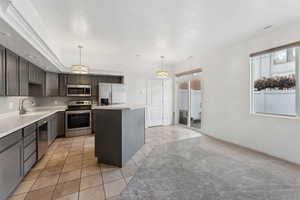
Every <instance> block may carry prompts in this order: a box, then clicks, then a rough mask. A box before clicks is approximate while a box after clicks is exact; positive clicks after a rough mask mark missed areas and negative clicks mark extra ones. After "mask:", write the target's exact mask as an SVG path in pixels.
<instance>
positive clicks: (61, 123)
mask: <svg viewBox="0 0 300 200" xmlns="http://www.w3.org/2000/svg"><path fill="white" fill-rule="evenodd" d="M56 116H57V136H59V137H64V136H65V111H60V112H58V113H57V114H56Z"/></svg>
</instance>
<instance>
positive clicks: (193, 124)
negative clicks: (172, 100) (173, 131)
mask: <svg viewBox="0 0 300 200" xmlns="http://www.w3.org/2000/svg"><path fill="white" fill-rule="evenodd" d="M176 96H177V97H176V99H177V103H176V106H175V110H176V112H175V115H176V116H175V120H176V121H175V123H176V124H179V125H183V126H185V127H189V128H193V129H197V130H200V129H201V113H202V87H201V73H193V74H191V75H185V76H182V77H177V78H176Z"/></svg>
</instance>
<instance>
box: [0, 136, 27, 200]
mask: <svg viewBox="0 0 300 200" xmlns="http://www.w3.org/2000/svg"><path fill="white" fill-rule="evenodd" d="M12 134H14V133H12ZM16 134H19V135H20V137H18V136H16V137H14V138H4V139H1V141H0V143H1V142H2V141H3V140H4V141H5V144H9V143H11V141H13V140H15V139H16V138H18V141H13V144H11V145H9V146H8V147H7V148H6V149H4V150H3V151H2V152H0V163H1V164H0V200H5V199H6V198H7V197H8V196H9V195H10V194H11V193H12V192H13V190H14V189H15V188H16V187H17V185H18V184H19V183H20V181H21V180H22V178H23V141H22V133H21V132H16Z"/></svg>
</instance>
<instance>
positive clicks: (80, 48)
mask: <svg viewBox="0 0 300 200" xmlns="http://www.w3.org/2000/svg"><path fill="white" fill-rule="evenodd" d="M78 48H79V64H80V65H81V50H82V48H83V47H82V46H81V45H78Z"/></svg>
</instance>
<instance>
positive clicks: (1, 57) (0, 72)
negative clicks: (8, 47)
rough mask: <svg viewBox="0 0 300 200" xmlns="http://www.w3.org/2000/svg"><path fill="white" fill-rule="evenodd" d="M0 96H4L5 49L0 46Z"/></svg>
mask: <svg viewBox="0 0 300 200" xmlns="http://www.w3.org/2000/svg"><path fill="white" fill-rule="evenodd" d="M0 96H5V48H4V47H1V46H0Z"/></svg>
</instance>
